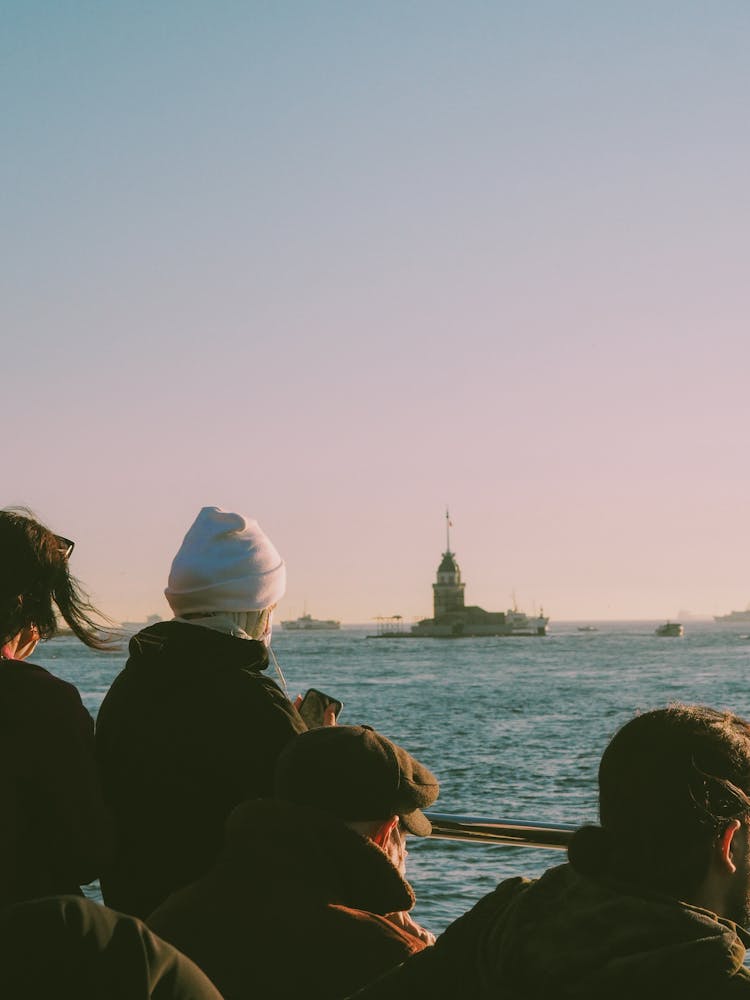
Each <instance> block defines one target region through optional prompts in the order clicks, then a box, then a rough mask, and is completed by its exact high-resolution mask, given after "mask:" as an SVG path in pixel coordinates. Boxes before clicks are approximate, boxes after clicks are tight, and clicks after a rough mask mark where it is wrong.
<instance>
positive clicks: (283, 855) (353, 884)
mask: <svg viewBox="0 0 750 1000" xmlns="http://www.w3.org/2000/svg"><path fill="white" fill-rule="evenodd" d="M259 859H261V860H260V861H259ZM259 864H260V866H261V867H262V870H259ZM219 867H223V868H224V870H225V871H227V870H228V871H229V872H231V873H232V875H233V876H236V875H238V874H239V875H240V877H242V874H241V873H243V872H244V873H245V874H246V875H247V876H248V877H249V878H251V879H252V880H253V881H254V882H257V880H258V878H264V877H268V878H270V879H272V880H273V881H274V882H278V879H279V873H280V872H285V873H286V875H287V877H289V878H290V879H291V880H293V881H294V883H295V887H296V889H297V890H299V891H304V892H305V893H306V894H308V895H309V896H314V897H317V898H318V899H320V901H324V902H326V903H335V904H338V905H341V906H348V907H353V908H355V909H359V910H366V911H368V912H370V913H378V914H386V913H395V912H398V911H401V910H410V909H411V908H412V907H413V906H414V902H415V899H414V892H413V890H412V888H411V886H410V885H409V883H408V882H407V881H406V880H405V879H404V878H402V876H401V874H400V873H399V871H398V869H397V868H396V867H395V866H394V865H393V864H392V863H391V862H390V860H389V859H388V858H387V857H386V855H385V853H384V852H383V851H382V850H381V849H380V848H379V847H378V846H377V845H376V844H374V843H373V842H372V841H371V840H368V839H367V838H366V837H362V836H360V834H358V833H355V832H354V831H353V830H350V829H349V827H347V826H346V825H345V824H344V823H343V822H342V821H341V820H339V819H337V818H336V817H335V816H331V815H330V814H328V813H324V812H320V811H318V810H317V809H310V808H308V807H306V806H297V805H294V804H292V803H288V802H279V801H276V800H272V799H256V800H252V801H247V802H243V803H241V804H240V805H239V806H237V808H236V809H235V810H234V812H233V813H232V814H231V816H230V817H229V821H228V823H227V837H226V851H225V854H224V857H223V859H222V861H221V862H220V865H219Z"/></svg>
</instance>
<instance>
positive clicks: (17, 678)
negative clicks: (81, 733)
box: [0, 660, 85, 711]
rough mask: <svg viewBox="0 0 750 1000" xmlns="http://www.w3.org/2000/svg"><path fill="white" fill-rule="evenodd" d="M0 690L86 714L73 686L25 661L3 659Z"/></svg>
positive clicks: (0, 671) (36, 701)
mask: <svg viewBox="0 0 750 1000" xmlns="http://www.w3.org/2000/svg"><path fill="white" fill-rule="evenodd" d="M0 690H2V691H5V692H6V693H8V694H12V695H13V696H15V697H18V698H25V699H28V700H30V701H34V702H35V703H38V704H40V705H42V706H43V705H44V704H50V705H53V706H61V705H63V706H64V705H68V706H75V707H79V708H81V709H82V710H84V711H85V709H83V704H82V702H81V696H80V695H79V693H78V689H77V688H76V687H75V685H74V684H70V683H69V682H68V681H64V680H63V679H62V678H61V677H56V676H55V675H54V674H52V673H50V672H49V670H45V668H44V667H40V666H39V665H38V664H36V663H29V662H28V661H26V660H5V661H3V663H2V664H0Z"/></svg>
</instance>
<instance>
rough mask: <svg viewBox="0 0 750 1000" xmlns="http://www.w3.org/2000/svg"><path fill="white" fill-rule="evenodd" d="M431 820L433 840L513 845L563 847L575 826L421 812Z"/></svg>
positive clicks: (560, 849)
mask: <svg viewBox="0 0 750 1000" xmlns="http://www.w3.org/2000/svg"><path fill="white" fill-rule="evenodd" d="M425 815H426V816H427V818H428V819H429V820H430V822H431V823H432V834H431V836H432V837H433V838H434V839H436V840H461V841H464V842H469V843H474V844H506V845H512V846H515V847H548V848H551V849H553V850H558V851H564V850H565V848H566V847H567V846H568V843H569V841H570V838H571V837H572V836H573V832H574V830H576V829H577V827H575V826H564V825H556V824H552V823H525V822H523V821H521V820H502V819H487V818H485V817H480V816H453V815H451V814H449V813H434V812H427V813H425Z"/></svg>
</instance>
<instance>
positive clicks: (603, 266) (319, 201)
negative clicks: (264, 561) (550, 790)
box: [0, 0, 750, 621]
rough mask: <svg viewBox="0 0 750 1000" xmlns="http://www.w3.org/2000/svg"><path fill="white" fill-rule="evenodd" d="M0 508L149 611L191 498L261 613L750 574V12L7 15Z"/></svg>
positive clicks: (621, 613)
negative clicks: (273, 579) (269, 587)
mask: <svg viewBox="0 0 750 1000" xmlns="http://www.w3.org/2000/svg"><path fill="white" fill-rule="evenodd" d="M3 21H4V24H3V32H2V39H3V40H2V43H1V44H2V48H3V59H2V60H0V63H1V64H2V69H1V70H0V93H2V94H3V95H4V97H5V101H6V104H7V107H6V112H7V115H6V117H7V120H8V122H9V125H8V126H7V129H6V143H5V144H4V145H5V147H6V153H5V155H4V157H3V162H2V164H0V173H1V174H2V181H3V190H4V192H5V194H6V199H5V200H6V205H5V207H4V219H5V224H4V227H3V229H4V232H5V235H6V240H5V241H4V249H3V267H2V278H0V280H2V284H3V287H2V295H0V303H1V304H0V311H1V315H0V320H1V321H2V327H3V330H4V331H5V333H6V336H5V337H4V351H5V362H6V363H5V366H4V367H5V372H6V377H5V380H4V391H3V403H2V406H3V411H4V417H5V426H6V428H7V429H8V430H9V433H7V434H6V442H5V445H4V448H3V454H4V458H5V463H4V464H5V472H6V487H5V497H4V502H5V503H7V504H11V503H26V504H28V505H30V506H31V507H32V508H34V510H35V511H36V512H37V513H38V514H39V516H40V517H42V518H43V519H44V520H46V521H47V522H49V523H50V525H51V526H52V527H54V528H55V529H56V530H58V531H60V532H62V533H64V534H66V535H69V536H71V537H74V538H76V540H77V543H78V544H77V548H76V551H75V554H74V557H73V558H74V568H75V571H76V572H77V573H78V574H79V575H80V576H81V578H82V579H83V580H84V581H85V583H86V584H87V585H88V587H89V588H90V589H91V591H92V592H93V594H94V595H95V597H96V598H97V600H98V601H99V603H100V604H101V606H102V608H103V609H104V610H105V611H108V612H109V613H110V614H111V615H112V616H113V617H115V618H116V619H123V618H131V619H135V618H143V617H145V616H146V615H147V614H149V613H151V612H158V613H161V614H166V613H167V609H166V605H165V604H164V602H163V598H162V596H161V594H162V590H163V587H164V585H165V583H166V576H167V572H168V569H169V564H170V562H171V559H172V556H173V555H174V552H175V551H176V549H177V547H178V545H179V543H180V540H181V538H182V536H183V534H184V533H185V531H186V530H187V528H188V526H189V524H190V523H191V521H192V520H193V518H194V517H195V515H196V513H197V511H198V509H199V508H200V507H201V506H204V505H207V504H216V505H219V506H222V507H225V508H227V509H236V510H240V511H241V512H243V513H245V514H247V515H249V516H254V517H257V518H258V519H259V521H260V522H261V524H262V526H263V527H264V528H265V530H266V531H267V532H268V533H269V535H271V537H272V538H273V540H274V542H275V543H276V545H277V547H278V548H279V550H280V551H281V552H282V554H283V555H284V557H285V558H286V560H287V563H288V575H289V588H288V593H287V597H286V599H285V601H284V603H283V604H282V606H281V609H280V611H281V614H282V615H283V616H285V615H288V614H299V613H301V612H302V610H303V606H304V605H305V604H306V605H307V608H308V610H309V611H311V612H312V613H313V614H315V615H316V616H318V617H337V618H341V619H343V620H345V621H366V620H368V619H370V618H372V617H374V616H376V615H388V614H393V613H400V614H403V615H405V616H417V615H420V616H421V615H427V614H429V613H430V610H431V583H432V581H433V579H434V574H435V570H436V567H437V564H438V562H439V559H440V554H441V552H442V549H443V543H444V535H443V513H444V509H445V505H446V503H448V504H450V507H451V512H452V516H453V521H454V525H455V528H454V535H453V541H454V549H455V551H456V553H457V555H458V560H459V563H460V565H461V568H462V571H463V575H464V579H465V580H466V584H467V587H466V598H467V601H469V602H470V603H477V604H480V605H482V606H484V607H486V608H488V609H491V610H501V609H503V608H505V607H507V606H508V604H509V603H510V601H511V598H512V594H513V592H514V591H515V593H516V595H517V598H518V602H519V605H520V606H522V607H525V608H526V609H528V610H531V609H532V607H534V606H535V605H539V604H541V605H543V606H544V609H545V612H547V613H548V614H549V615H550V616H551V617H552V619H553V621H554V620H555V619H558V620H560V619H565V618H575V619H589V618H592V619H593V618H634V617H653V618H666V617H668V616H672V617H674V616H675V615H676V614H677V612H678V611H679V610H681V609H687V610H690V611H693V612H695V613H719V612H724V611H728V610H730V609H732V608H738V607H744V606H745V605H746V604H747V602H748V601H750V560H748V541H747V517H748V492H749V489H748V488H749V486H750V482H749V480H750V473H748V462H747V457H746V437H747V427H748V405H747V401H746V400H747V381H748V372H749V371H750V337H748V334H747V319H746V317H747V315H748V312H749V309H748V306H749V305H750V303H749V302H748V299H749V298H750V281H748V274H747V270H748V265H747V260H748V253H747V241H748V235H747V234H748V232H749V231H750V226H749V225H748V223H749V222H750V219H749V218H748V215H749V214H750V213H749V206H748V193H747V191H748V189H747V177H748V174H749V173H750V169H749V168H750V162H749V161H750V156H749V149H748V142H749V140H748V132H747V128H746V121H747V115H746V97H747V93H748V83H750V79H749V78H750V68H749V66H748V61H747V58H746V45H745V42H746V39H747V37H748V28H750V8H748V7H747V5H746V4H744V3H740V2H725V3H722V4H721V5H717V6H714V7H711V8H709V7H707V6H706V5H705V4H702V3H693V2H680V3H677V2H676V0H675V2H665V3H660V4H659V5H653V4H650V3H645V2H640V0H636V2H629V3H624V2H623V3H621V4H607V5H602V4H599V3H596V2H594V0H590V2H586V3H582V2H578V3H576V2H572V3H566V4H564V5H563V4H558V3H552V2H538V3H536V2H531V3H528V4H520V3H519V4H514V3H509V4H502V5H494V6H493V5H487V4H484V3H472V2H469V3H467V4H462V5H460V7H459V6H456V5H453V4H442V3H427V2H424V3H422V2H417V3H414V4H409V5H408V6H405V5H403V4H396V3H395V2H394V3H390V2H385V3H377V4H375V3H372V4H369V3H365V4H357V5H349V4H344V3H326V2H321V3H318V4H315V5H312V6H308V5H295V4H286V5H266V4H255V3H249V4H247V5H240V6H238V5H236V4H229V3H223V2H222V0H219V2H218V3H216V4H213V5H211V7H210V9H209V8H206V7H205V6H203V5H199V4H193V3H179V4H178V3H177V2H165V3H163V4H159V5H157V7H155V8H150V7H146V6H143V7H140V6H138V5H136V6H133V5H127V6H126V7H125V8H122V9H114V8H112V9H104V8H99V9H98V8H91V7H88V8H86V9H82V8H81V7H80V6H79V7H76V8H75V9H73V8H72V7H71V8H68V9H65V8H60V7H58V8H55V9H54V10H50V9H49V7H48V5H42V4H37V3H33V2H32V3H23V4H22V3H20V2H16V3H11V4H10V5H9V6H7V5H6V11H5V13H4V15H3Z"/></svg>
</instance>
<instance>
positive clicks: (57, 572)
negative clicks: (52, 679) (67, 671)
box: [0, 507, 114, 649]
mask: <svg viewBox="0 0 750 1000" xmlns="http://www.w3.org/2000/svg"><path fill="white" fill-rule="evenodd" d="M55 608H57V611H58V612H59V614H60V616H61V617H62V618H63V620H64V621H65V622H66V623H67V625H68V626H69V628H70V630H71V631H72V632H73V633H74V635H76V636H78V638H79V639H80V640H81V642H83V643H84V644H85V645H86V646H90V647H91V648H92V649H110V648H112V646H113V645H114V639H113V636H112V633H111V632H110V631H109V629H110V628H111V624H112V623H111V622H110V621H109V619H107V618H106V617H105V616H104V615H102V613H101V612H100V611H97V609H96V608H95V607H94V606H93V605H92V604H91V602H90V601H89V598H88V595H87V594H85V593H84V592H83V590H82V589H81V585H80V583H79V582H78V581H77V580H76V579H75V577H73V576H71V575H70V571H69V569H68V560H67V555H66V551H65V540H63V539H61V538H59V537H58V536H57V535H55V534H53V533H52V532H51V531H50V530H49V528H46V527H45V526H44V525H43V524H41V523H40V522H39V521H38V520H37V519H36V518H35V517H34V515H33V514H32V512H31V511H30V510H27V509H26V508H25V507H15V508H6V509H5V510H0V644H2V643H6V642H8V641H9V640H10V639H12V638H13V637H14V636H16V635H18V633H19V632H21V631H22V630H23V629H24V628H27V627H30V626H32V625H34V626H36V628H37V631H38V632H39V637H40V639H49V638H50V637H51V636H53V635H54V634H55V633H56V632H57V630H58V617H57V613H56V611H55Z"/></svg>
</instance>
